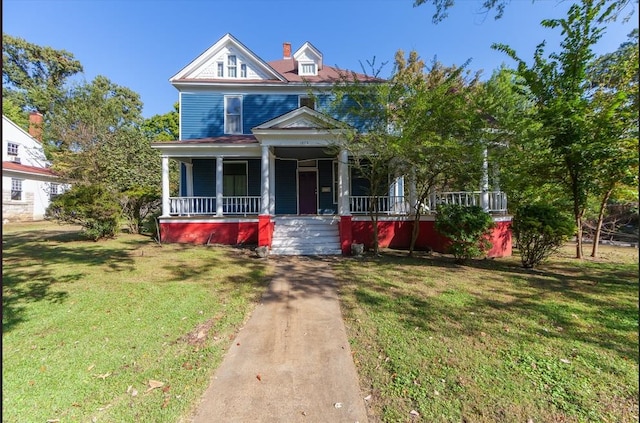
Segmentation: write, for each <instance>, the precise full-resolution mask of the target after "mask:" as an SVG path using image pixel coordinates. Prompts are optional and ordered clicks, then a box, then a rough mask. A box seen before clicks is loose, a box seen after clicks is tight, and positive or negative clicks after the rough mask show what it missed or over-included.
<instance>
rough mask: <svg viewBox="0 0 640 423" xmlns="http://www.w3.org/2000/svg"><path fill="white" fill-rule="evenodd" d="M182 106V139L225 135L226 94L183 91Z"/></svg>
mask: <svg viewBox="0 0 640 423" xmlns="http://www.w3.org/2000/svg"><path fill="white" fill-rule="evenodd" d="M180 106H181V109H180V115H181V119H182V120H181V124H182V126H181V131H180V138H181V139H183V140H187V139H195V138H206V137H219V136H221V135H224V95H222V94H213V93H182V103H181V105H180Z"/></svg>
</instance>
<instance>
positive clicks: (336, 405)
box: [333, 402, 342, 408]
mask: <svg viewBox="0 0 640 423" xmlns="http://www.w3.org/2000/svg"><path fill="white" fill-rule="evenodd" d="M333 406H334V407H335V408H342V403H341V402H336V403H335V404H333Z"/></svg>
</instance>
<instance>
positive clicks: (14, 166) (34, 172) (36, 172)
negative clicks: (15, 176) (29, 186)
mask: <svg viewBox="0 0 640 423" xmlns="http://www.w3.org/2000/svg"><path fill="white" fill-rule="evenodd" d="M2 171H3V172H5V171H8V172H13V173H20V174H24V175H25V176H27V175H30V176H48V177H50V178H58V175H56V174H55V172H53V171H52V170H51V169H49V168H42V167H35V166H27V165H23V164H20V163H14V162H2Z"/></svg>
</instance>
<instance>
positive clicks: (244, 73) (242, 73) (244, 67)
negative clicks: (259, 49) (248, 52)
mask: <svg viewBox="0 0 640 423" xmlns="http://www.w3.org/2000/svg"><path fill="white" fill-rule="evenodd" d="M246 77H247V65H245V64H244V63H243V64H241V65H240V78H246Z"/></svg>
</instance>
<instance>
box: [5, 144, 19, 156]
mask: <svg viewBox="0 0 640 423" xmlns="http://www.w3.org/2000/svg"><path fill="white" fill-rule="evenodd" d="M7 154H8V155H10V156H17V155H18V144H16V143H13V142H10V143H8V144H7Z"/></svg>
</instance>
